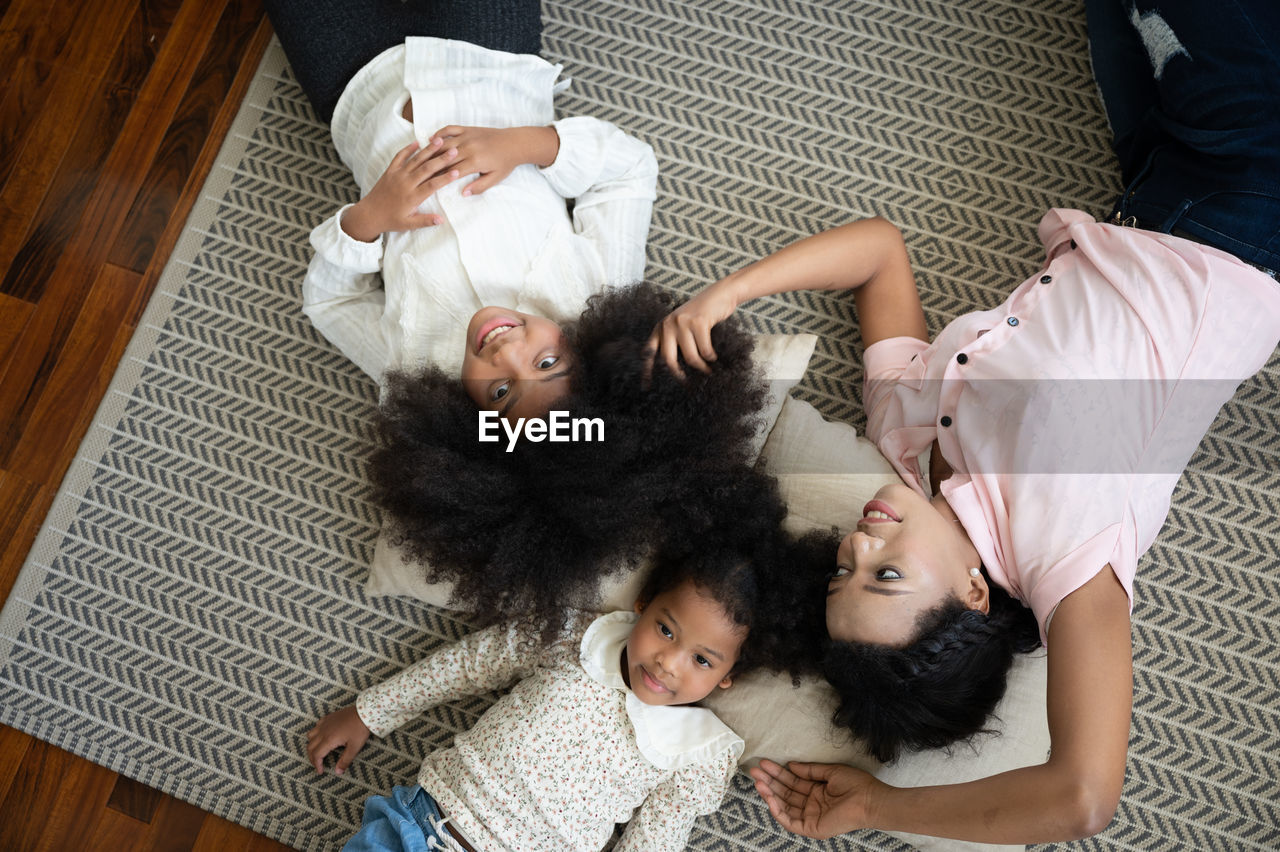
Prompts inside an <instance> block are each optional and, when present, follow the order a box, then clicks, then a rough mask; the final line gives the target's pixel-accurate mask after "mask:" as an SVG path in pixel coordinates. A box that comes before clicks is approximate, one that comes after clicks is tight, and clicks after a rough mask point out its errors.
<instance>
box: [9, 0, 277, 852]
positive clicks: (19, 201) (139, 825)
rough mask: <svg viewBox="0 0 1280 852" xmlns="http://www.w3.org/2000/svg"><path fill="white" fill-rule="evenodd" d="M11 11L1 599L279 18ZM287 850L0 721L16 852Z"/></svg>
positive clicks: (240, 9) (80, 4)
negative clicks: (271, 20) (270, 21)
mask: <svg viewBox="0 0 1280 852" xmlns="http://www.w3.org/2000/svg"><path fill="white" fill-rule="evenodd" d="M0 21H2V23H0V69H7V70H5V71H3V72H0V74H3V75H4V77H5V78H6V79H7V82H5V83H4V84H3V88H2V89H0V598H3V597H7V596H8V594H9V591H10V590H11V589H12V588H13V584H14V580H15V579H16V578H17V574H18V570H19V568H21V566H22V563H23V560H24V559H25V558H26V555H27V551H28V550H29V549H30V547H31V544H32V542H33V541H34V539H35V534H36V531H37V529H38V528H39V526H40V523H41V521H42V520H43V518H44V516H45V513H46V512H47V511H48V509H49V506H50V504H51V503H52V501H53V497H54V494H55V493H56V492H57V489H58V484H59V482H60V481H61V480H62V476H63V474H64V473H65V472H66V470H67V467H68V465H69V464H70V461H71V459H72V457H73V456H74V454H75V451H76V447H77V446H78V445H79V442H80V439H81V437H82V436H83V434H84V431H85V428H86V426H87V424H88V422H89V418H90V417H91V416H92V414H93V412H94V410H95V408H96V407H97V405H98V402H99V401H100V400H101V398H102V394H103V392H104V390H105V389H106V387H107V383H108V381H109V379H110V378H111V374H112V372H113V371H114V370H115V366H116V363H117V361H119V359H120V355H121V353H122V352H123V350H124V346H125V344H126V343H127V342H128V340H129V337H130V335H131V334H132V333H133V329H134V326H135V325H136V323H137V322H138V318H139V316H140V315H141V312H142V309H143V308H144V307H145V305H146V301H147V297H148V296H149V295H150V293H151V291H152V289H153V287H154V286H155V283H156V280H157V279H158V277H159V275H160V271H161V269H162V268H163V266H164V263H165V260H166V259H167V257H168V254H169V252H170V250H171V249H172V247H173V245H174V243H175V242H176V240H177V237H178V233H179V231H180V230H181V228H182V224H183V222H184V221H185V219H186V216H187V213H188V211H189V210H190V208H191V205H192V203H193V202H194V199H195V193H196V191H197V190H198V189H199V187H200V185H201V183H202V182H203V180H204V177H205V175H206V174H207V173H208V170H209V167H210V165H211V164H212V162H213V158H214V156H215V155H216V153H217V151H218V148H219V145H220V144H221V140H222V137H223V135H224V134H225V133H226V129H227V127H228V125H229V123H230V121H231V119H232V118H233V117H234V115H235V111H236V108H237V106H238V105H239V102H240V99H241V97H242V96H243V94H244V91H245V88H246V87H247V85H248V82H249V79H250V78H251V76H252V74H253V70H254V68H255V67H256V65H257V62H258V59H259V58H260V57H261V54H262V50H263V49H264V48H265V47H266V43H267V41H268V40H269V39H270V36H271V30H270V26H269V24H268V23H267V21H266V18H265V16H264V14H263V11H262V7H261V0H92V1H91V2H90V0H0ZM299 759H301V757H299ZM284 848H286V847H284V846H281V845H280V844H278V843H275V842H273V841H270V840H267V839H266V838H263V837H259V836H257V835H254V834H253V833H252V832H249V831H248V830H246V829H243V828H241V827H239V826H237V825H234V824H232V823H229V822H226V821H224V820H221V819H218V818H216V817H213V816H210V815H208V814H205V813H204V812H202V811H200V810H198V809H196V808H194V807H192V806H191V805H188V804H186V803H185V802H181V801H178V800H176V799H173V798H171V797H168V796H165V795H163V794H161V793H159V792H157V791H155V790H151V789H149V788H147V787H144V786H142V785H141V784H138V783H136V782H134V781H130V780H129V779H126V778H122V777H120V776H118V775H116V773H114V772H111V771H109V770H107V769H104V768H102V767H100V766H96V765H94V764H91V763H88V762H86V761H84V760H81V759H79V758H76V757H74V756H72V755H71V754H69V753H67V752H65V751H61V750H59V749H56V748H53V747H52V746H49V745H46V744H45V743H42V742H40V741H39V740H36V739H33V738H32V737H29V736H27V735H26V734H23V733H20V732H18V731H16V730H14V729H12V728H4V727H0V850H4V852H18V851H19V850H34V849H41V850H53V852H61V851H62V850H97V849H109V850H113V852H120V850H142V849H148V850H149V849H164V850H174V852H178V850H188V849H200V850H242V849H254V850H257V849H264V850H265V849H284Z"/></svg>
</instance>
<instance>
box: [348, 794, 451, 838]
mask: <svg viewBox="0 0 1280 852" xmlns="http://www.w3.org/2000/svg"><path fill="white" fill-rule="evenodd" d="M441 819H443V814H441V812H440V806H439V805H437V804H436V800H435V799H433V798H431V795H430V794H429V793H427V791H426V790H424V789H422V788H421V787H419V786H418V785H416V784H415V785H413V786H412V787H396V788H395V789H394V790H392V791H391V795H390V796H370V797H369V799H368V800H367V801H366V802H365V803H364V820H363V822H362V823H361V825H360V830H359V831H357V832H356V833H355V835H354V836H353V837H352V838H351V839H350V840H348V841H347V843H346V845H345V846H343V847H342V852H429V850H437V849H451V848H453V847H452V846H450V845H449V842H448V841H447V840H445V839H444V838H443V837H442V836H441V833H440V832H439V831H437V829H436V826H437V825H439V823H440V821H441Z"/></svg>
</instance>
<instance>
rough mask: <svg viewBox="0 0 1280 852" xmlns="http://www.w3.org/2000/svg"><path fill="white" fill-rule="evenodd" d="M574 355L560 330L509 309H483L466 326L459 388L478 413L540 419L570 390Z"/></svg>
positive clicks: (543, 321)
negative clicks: (472, 401) (465, 391)
mask: <svg viewBox="0 0 1280 852" xmlns="http://www.w3.org/2000/svg"><path fill="white" fill-rule="evenodd" d="M571 358H572V356H571V355H570V353H569V351H568V347H567V346H566V345H565V339H564V334H563V333H562V332H561V331H560V326H558V325H556V324H555V323H554V322H552V321H551V320H549V319H545V318H543V317H538V316H533V315H532V314H522V313H520V312H519V311H513V310H511V309H510V308H499V307H488V308H481V309H480V310H478V311H476V312H475V314H474V315H473V316H472V317H471V322H470V323H468V324H467V349H466V352H465V354H464V355H463V359H462V384H463V386H464V387H465V388H466V389H467V395H468V396H470V397H471V399H473V400H474V401H475V403H476V405H478V406H480V408H481V409H486V410H491V411H497V412H499V413H500V414H501V415H502V416H503V417H504V418H509V419H513V420H514V419H516V418H520V417H544V416H546V414H547V412H548V411H549V410H550V409H551V406H552V404H554V403H555V401H556V400H557V399H559V398H561V397H563V396H564V395H565V394H567V393H568V392H569V370H570V366H571V364H572V361H571Z"/></svg>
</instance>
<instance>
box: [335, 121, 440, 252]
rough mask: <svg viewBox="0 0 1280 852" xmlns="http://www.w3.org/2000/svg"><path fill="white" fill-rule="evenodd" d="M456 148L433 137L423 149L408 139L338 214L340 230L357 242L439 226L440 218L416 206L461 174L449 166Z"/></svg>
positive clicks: (371, 240)
mask: <svg viewBox="0 0 1280 852" xmlns="http://www.w3.org/2000/svg"><path fill="white" fill-rule="evenodd" d="M457 156H458V152H457V150H455V149H453V148H451V147H446V146H445V145H444V144H443V143H442V142H441V141H440V140H439V139H435V140H433V141H432V142H431V144H429V145H428V146H427V147H425V148H420V147H419V146H418V143H417V142H411V143H410V144H409V145H406V146H405V147H404V148H402V149H400V151H399V153H397V154H396V155H395V157H393V158H392V159H391V164H390V165H388V166H387V170H386V171H385V172H383V173H382V177H380V178H378V182H377V183H375V184H374V185H373V189H371V190H369V194H368V195H366V196H365V197H364V198H362V199H360V200H359V201H357V202H356V203H355V204H354V205H352V206H351V207H350V208H349V209H348V210H347V212H346V213H344V214H342V222H341V225H342V230H344V231H346V232H347V234H348V235H349V236H351V237H353V238H355V239H357V240H360V241H361V242H366V243H369V242H373V241H374V240H376V239H377V238H378V237H380V236H382V235H383V234H385V233H387V232H388V231H412V230H413V229H414V228H425V227H429V226H431V225H439V224H440V217H439V216H436V215H435V214H432V213H419V212H418V206H419V205H420V204H422V202H424V201H426V200H427V199H428V198H430V197H431V196H432V195H434V194H435V192H436V190H438V189H440V187H442V186H444V185H446V184H448V183H450V182H452V181H454V180H457V178H458V176H459V175H460V174H461V173H460V172H459V171H458V170H457V169H456V168H454V167H453V164H454V161H455V160H456V159H457Z"/></svg>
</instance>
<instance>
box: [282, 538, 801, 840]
mask: <svg viewBox="0 0 1280 852" xmlns="http://www.w3.org/2000/svg"><path fill="white" fill-rule="evenodd" d="M768 549H769V545H768V544H765V545H763V546H762V547H760V548H756V549H754V551H755V552H753V553H752V556H751V557H749V558H750V559H751V560H752V561H747V559H748V558H747V557H743V556H740V555H737V554H734V553H732V552H730V551H728V550H727V549H726V548H716V551H717V552H716V553H715V554H712V555H707V556H700V557H697V558H696V560H695V561H683V560H682V561H666V562H662V563H660V564H659V566H658V567H657V568H656V569H655V572H654V574H653V575H652V577H651V578H650V580H649V581H648V584H647V585H646V587H645V590H644V591H643V592H642V594H641V596H640V599H639V600H638V601H637V602H636V605H635V612H614V613H610V614H608V615H603V616H599V617H594V616H593V615H588V614H585V613H581V612H572V613H570V615H569V616H568V618H567V619H566V621H565V623H564V627H563V629H562V631H561V632H560V634H559V636H558V638H557V640H556V641H555V642H553V643H551V644H544V643H542V642H541V641H540V637H539V635H538V630H537V627H536V626H535V625H531V624H530V623H529V622H527V621H526V622H515V623H510V624H504V625H498V626H494V627H491V628H488V629H486V630H482V631H480V632H478V633H474V634H471V635H470V636H467V637H466V638H464V639H463V640H461V641H460V642H458V643H456V644H454V645H451V646H448V647H445V648H443V649H442V650H440V651H437V652H436V653H434V654H432V655H431V656H429V657H427V658H426V659H424V660H422V661H421V662H419V663H417V664H415V665H414V666H412V667H410V668H409V669H407V670H405V671H404V672H402V673H401V674H399V675H397V676H395V677H393V678H391V679H390V680H388V681H386V682H384V683H382V684H380V685H378V686H375V687H373V688H372V689H368V690H366V691H364V692H362V693H361V694H360V696H359V698H358V699H357V701H356V703H355V704H354V705H352V706H350V707H347V708H345V709H343V710H339V711H337V712H335V713H332V714H330V715H328V716H326V717H324V718H323V719H321V720H320V722H319V723H318V724H317V725H316V727H315V728H314V729H313V730H312V731H311V732H310V734H308V738H307V756H308V758H309V760H310V761H311V763H312V764H313V765H314V766H315V768H316V770H317V771H323V763H324V760H325V757H326V755H328V754H329V752H331V751H333V750H334V749H336V748H339V747H345V748H344V751H343V752H342V754H341V756H340V757H339V759H338V761H337V765H336V767H335V772H337V773H338V774H342V773H343V772H344V771H345V770H346V769H347V767H349V766H350V765H351V762H352V761H353V760H354V758H355V756H356V754H357V753H358V752H359V751H360V749H361V748H362V747H363V746H364V744H365V742H366V740H367V739H368V738H369V736H370V734H377V735H379V736H384V735H386V734H387V733H388V732H390V731H392V730H394V729H395V728H397V727H399V726H401V725H403V724H404V723H405V722H407V721H409V720H410V719H412V718H413V717H414V716H415V715H417V714H418V713H421V712H422V711H423V710H425V709H427V708H429V707H431V706H433V705H435V704H438V703H440V702H442V701H448V700H451V699H454V698H457V697H459V696H462V695H472V694H478V693H484V692H487V691H490V690H494V689H501V688H503V687H506V686H508V685H510V684H512V683H513V682H514V683H515V685H514V686H513V687H512V689H511V691H510V692H509V693H508V694H507V695H505V696H503V697H502V698H501V699H499V701H498V702H497V703H496V704H494V705H493V706H492V707H491V708H490V709H489V710H488V711H486V712H485V714H484V715H483V716H482V717H481V718H480V720H479V721H478V722H477V723H476V725H475V726H474V727H473V728H471V729H470V730H469V731H466V732H464V733H462V734H459V735H458V736H457V738H456V740H455V742H454V745H453V746H452V747H451V748H447V749H442V750H439V751H436V752H434V753H432V754H430V755H428V756H427V758H426V760H424V761H423V763H422V768H421V770H420V771H419V774H418V779H417V780H418V785H417V786H416V787H412V788H403V787H401V788H397V789H396V791H395V792H394V793H393V794H392V795H391V796H389V797H381V796H376V797H373V798H371V799H370V800H369V801H368V803H367V804H366V807H365V816H364V825H363V827H362V828H361V829H360V831H359V833H358V834H357V835H356V836H355V837H354V838H353V839H352V840H351V842H350V843H349V844H348V845H347V846H346V847H345V848H346V849H347V850H351V851H352V852H354V851H355V850H369V849H388V848H393V849H400V848H406V849H412V848H417V849H459V848H461V849H468V850H476V852H484V850H498V849H527V850H545V849H560V850H583V852H587V850H597V849H600V848H601V847H602V846H603V845H604V844H605V842H606V841H607V840H608V839H609V838H610V836H611V835H612V834H613V832H614V826H615V823H622V822H625V823H627V826H626V829H625V830H624V832H623V834H622V838H621V840H620V842H619V843H618V845H617V846H616V849H617V850H619V852H630V850H645V852H659V850H673V851H674V850H681V849H683V848H684V847H685V844H686V842H687V838H688V834H689V831H690V829H691V826H692V824H693V821H694V819H695V818H696V817H697V816H698V815H699V814H706V813H710V812H711V811H713V810H715V809H716V808H717V807H719V805H720V801H721V799H722V798H723V796H724V793H725V791H726V789H727V787H728V785H729V782H730V779H731V778H732V776H733V773H734V771H735V769H736V766H737V758H738V755H739V754H741V751H742V740H741V739H740V738H739V737H738V736H737V735H735V734H734V733H733V731H731V730H729V728H727V727H726V726H725V725H724V724H723V723H722V722H720V721H719V720H718V719H717V718H716V717H715V715H714V714H712V712H711V711H710V710H707V709H704V708H700V707H693V706H690V705H691V704H693V703H694V702H697V701H699V700H701V699H702V698H705V697H706V696H707V695H708V694H709V693H711V692H712V691H714V690H716V689H726V688H728V687H729V686H730V685H731V684H732V682H733V679H734V677H735V676H736V675H738V674H739V673H741V672H743V671H744V670H747V669H750V668H753V667H755V666H759V665H768V666H771V667H775V668H776V667H780V665H781V664H783V663H784V662H785V658H786V657H787V655H788V654H789V653H790V650H789V649H786V648H784V644H785V642H786V636H787V634H788V631H786V630H782V629H778V625H776V624H774V623H772V622H770V623H769V624H767V625H766V624H764V623H763V622H765V620H766V618H768V619H773V618H774V617H775V614H776V615H778V616H780V617H782V618H786V616H785V612H781V613H779V612H777V608H775V607H774V606H773V604H772V600H771V603H770V605H769V606H767V607H766V606H763V605H762V603H763V601H762V598H763V596H764V595H765V594H770V595H771V597H772V590H773V589H774V588H775V587H776V586H777V585H779V584H778V583H775V582H772V581H769V580H768V579H767V575H768V573H769V570H768V568H767V567H762V566H763V565H764V563H763V562H762V561H761V559H760V553H762V552H767V551H768ZM744 552H745V551H744ZM770 564H785V563H784V562H783V561H781V560H777V559H774V560H770ZM786 609H787V608H786V607H783V608H782V610H786ZM771 613H773V614H771ZM406 836H407V838H408V839H407V840H406V839H405V838H406Z"/></svg>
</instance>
